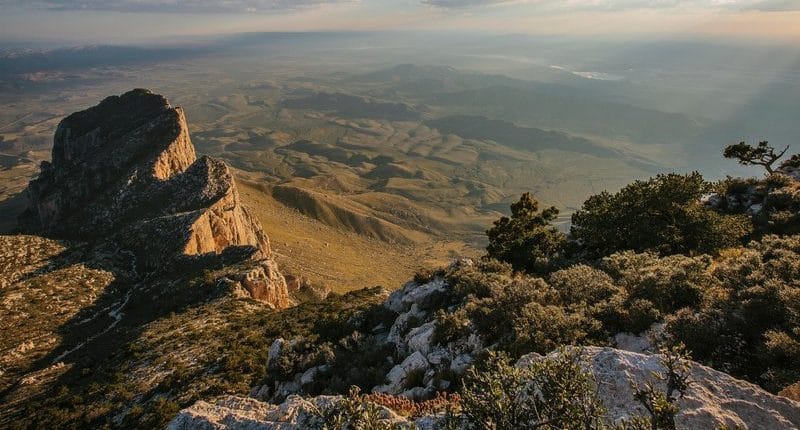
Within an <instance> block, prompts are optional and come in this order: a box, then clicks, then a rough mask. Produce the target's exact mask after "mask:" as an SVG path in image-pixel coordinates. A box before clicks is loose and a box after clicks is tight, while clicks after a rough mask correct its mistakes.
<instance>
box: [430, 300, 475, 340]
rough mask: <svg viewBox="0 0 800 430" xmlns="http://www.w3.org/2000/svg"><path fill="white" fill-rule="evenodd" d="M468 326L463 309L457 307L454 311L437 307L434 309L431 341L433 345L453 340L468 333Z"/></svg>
mask: <svg viewBox="0 0 800 430" xmlns="http://www.w3.org/2000/svg"><path fill="white" fill-rule="evenodd" d="M469 327H470V321H469V317H468V316H467V312H466V310H465V309H463V308H462V309H457V310H455V311H454V312H446V311H445V310H443V309H439V310H438V311H436V325H435V326H434V331H433V339H432V342H433V343H434V344H435V345H447V344H448V343H450V342H455V341H457V340H458V339H461V338H462V337H464V336H467V335H468V334H469V333H470V330H469Z"/></svg>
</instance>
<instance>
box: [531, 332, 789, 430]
mask: <svg viewBox="0 0 800 430" xmlns="http://www.w3.org/2000/svg"><path fill="white" fill-rule="evenodd" d="M580 351H581V354H580V355H581V358H582V360H583V362H584V365H585V367H586V369H587V371H589V372H590V373H591V374H592V375H594V378H595V380H596V381H597V393H598V395H599V397H600V399H601V400H602V402H603V405H604V406H605V407H606V409H607V410H608V411H607V419H608V421H609V422H610V423H615V422H616V423H619V422H621V421H622V420H625V419H628V418H631V417H634V416H647V412H646V411H645V410H644V408H643V407H641V406H640V405H639V403H638V402H637V401H636V399H635V398H634V389H633V388H632V386H631V383H635V384H637V385H638V386H643V385H644V384H645V382H648V381H650V382H656V383H657V384H658V383H659V382H660V381H654V378H653V376H652V374H653V373H654V372H656V373H663V372H665V369H664V366H663V365H662V364H661V355H659V354H638V353H635V352H629V351H621V350H619V349H613V348H599V347H585V348H582V349H581V350H580ZM556 354H559V352H554V353H551V354H550V355H551V356H553V355H556ZM541 358H542V357H541V356H539V355H538V354H532V355H529V356H524V357H522V358H520V359H519V361H518V362H517V366H525V365H528V363H530V362H531V361H532V360H539V359H541ZM689 372H690V373H689V381H690V384H689V388H688V390H687V391H686V392H685V393H684V396H683V397H682V398H681V399H680V400H679V401H678V406H679V408H680V409H679V412H678V414H677V416H676V417H675V424H676V425H677V427H678V428H684V429H716V428H731V429H733V428H743V429H750V430H759V429H763V430H768V429H792V428H797V427H798V426H800V404H799V403H797V402H794V401H792V400H789V399H787V398H785V397H782V396H776V395H774V394H770V393H768V392H766V391H764V390H763V389H762V388H760V387H758V386H757V385H754V384H751V383H749V382H745V381H742V380H739V379H736V378H734V377H733V376H730V375H728V374H727V373H723V372H719V371H716V370H714V369H712V368H710V367H706V366H703V365H702V364H699V363H695V362H692V363H691V367H690V370H689ZM661 385H662V389H663V385H664V384H663V382H662V383H661Z"/></svg>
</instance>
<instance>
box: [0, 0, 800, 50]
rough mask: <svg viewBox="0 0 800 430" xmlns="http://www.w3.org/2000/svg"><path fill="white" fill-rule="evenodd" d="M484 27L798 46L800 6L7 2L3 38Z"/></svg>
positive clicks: (534, 0) (768, 1)
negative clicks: (761, 41)
mask: <svg viewBox="0 0 800 430" xmlns="http://www.w3.org/2000/svg"><path fill="white" fill-rule="evenodd" d="M317 30H482V31H492V32H502V33H507V32H515V33H555V34H609V35H618V34H623V35H624V34H642V33H645V34H652V35H678V36H683V35H695V34H714V35H723V36H741V37H764V38H778V39H786V40H800V0H0V40H3V41H24V40H30V39H40V40H54V41H64V42H65V43H70V42H86V41H90V42H95V43H96V42H117V43H120V42H126V41H141V40H147V39H157V38H163V37H165V36H171V35H202V34H216V33H230V32H245V31H317Z"/></svg>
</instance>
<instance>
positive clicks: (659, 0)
mask: <svg viewBox="0 0 800 430" xmlns="http://www.w3.org/2000/svg"><path fill="white" fill-rule="evenodd" d="M421 3H422V4H426V5H430V6H434V7H438V8H443V9H466V8H472V7H481V6H492V5H511V4H516V5H525V6H528V7H530V8H534V9H536V8H538V9H542V10H553V11H621V10H632V9H669V8H693V9H723V10H725V9H727V10H758V11H783V12H785V11H800V0H421Z"/></svg>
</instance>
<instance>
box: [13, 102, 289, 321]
mask: <svg viewBox="0 0 800 430" xmlns="http://www.w3.org/2000/svg"><path fill="white" fill-rule="evenodd" d="M28 198H29V200H30V208H29V209H28V211H27V212H25V213H24V214H23V215H22V216H21V217H20V225H21V226H22V227H23V229H25V230H28V231H32V232H42V233H44V234H49V235H53V236H56V237H63V238H71V239H76V240H81V241H89V242H103V241H113V242H115V243H117V244H119V245H120V246H122V247H123V248H124V249H126V250H128V251H130V252H132V253H134V254H135V255H136V256H137V260H138V261H139V263H141V264H142V265H143V266H144V267H146V268H148V269H155V270H158V269H164V268H166V267H168V266H170V265H173V264H174V263H175V262H176V261H181V262H185V261H191V259H192V258H193V257H201V256H202V257H208V256H213V255H218V254H235V256H236V257H237V258H239V259H241V258H245V259H249V260H254V261H259V262H260V265H261V272H262V275H263V276H260V277H258V279H259V281H258V285H257V286H255V285H256V284H254V283H253V282H255V281H253V282H250V285H251V286H250V287H249V288H248V287H247V286H245V289H247V291H249V292H250V293H251V295H252V296H253V297H254V298H257V299H260V300H264V301H267V302H269V303H272V304H273V305H275V306H276V307H286V306H288V305H289V297H288V293H287V291H286V283H285V281H284V278H283V276H282V275H281V274H280V272H278V270H277V268H276V266H275V263H274V261H272V259H271V251H270V245H269V239H268V238H267V236H266V235H265V234H264V232H263V230H262V229H261V225H260V224H259V223H258V222H257V221H256V219H255V217H254V216H253V215H252V214H250V213H249V212H248V210H247V209H246V208H244V207H243V206H242V204H241V202H240V199H239V193H238V191H237V190H236V184H235V181H234V178H233V175H232V174H231V172H230V170H229V169H228V166H227V165H225V163H224V162H222V161H220V160H216V159H213V158H210V157H205V156H204V157H201V158H200V159H197V158H196V156H195V150H194V146H193V145H192V142H191V139H190V137H189V131H188V127H187V124H186V118H185V115H184V113H183V110H182V109H181V108H178V107H172V106H170V104H169V102H168V101H167V100H166V99H165V98H164V97H162V96H160V95H157V94H153V93H151V92H150V91H148V90H142V89H136V90H133V91H130V92H127V93H125V94H123V95H121V96H113V97H109V98H107V99H105V100H103V101H102V102H101V103H100V104H99V105H97V106H95V107H92V108H90V109H87V110H85V111H81V112H76V113H74V114H72V115H70V116H68V117H67V118H65V119H64V120H63V121H62V122H61V123H60V124H59V126H58V129H57V130H56V134H55V141H54V145H53V156H52V161H51V162H49V163H48V162H45V163H42V166H41V174H40V175H39V177H38V178H36V179H34V180H33V181H31V183H30V185H29V187H28Z"/></svg>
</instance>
